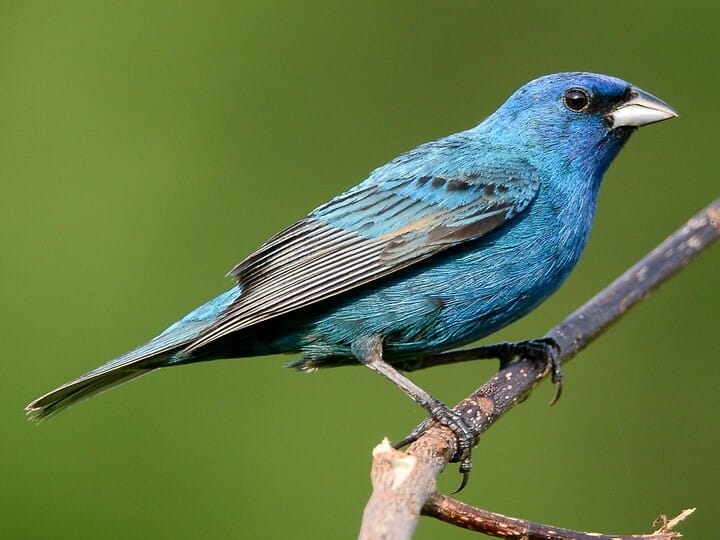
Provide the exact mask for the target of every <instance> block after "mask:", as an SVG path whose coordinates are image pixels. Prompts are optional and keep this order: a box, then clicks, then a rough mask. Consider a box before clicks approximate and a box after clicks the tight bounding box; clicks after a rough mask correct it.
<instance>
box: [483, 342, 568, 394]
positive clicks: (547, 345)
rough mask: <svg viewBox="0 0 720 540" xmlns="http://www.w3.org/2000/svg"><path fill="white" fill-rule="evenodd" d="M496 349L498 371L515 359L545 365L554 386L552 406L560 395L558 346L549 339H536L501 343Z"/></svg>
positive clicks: (560, 380)
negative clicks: (526, 359)
mask: <svg viewBox="0 0 720 540" xmlns="http://www.w3.org/2000/svg"><path fill="white" fill-rule="evenodd" d="M496 347H498V351H497V354H498V358H499V360H500V369H501V370H502V369H504V368H506V367H507V366H508V365H510V363H512V362H513V361H514V360H516V359H517V358H529V359H530V360H535V361H537V362H542V363H543V364H545V366H546V369H549V370H550V374H551V380H552V382H553V383H554V384H555V394H554V395H553V398H552V400H551V401H550V405H554V404H555V403H557V401H558V400H559V399H560V396H561V395H562V388H563V387H562V382H563V372H562V369H561V368H560V360H559V359H558V354H559V353H560V345H558V343H557V341H555V340H554V339H553V338H551V337H544V338H538V339H529V340H527V341H517V342H513V343H501V344H498V345H496Z"/></svg>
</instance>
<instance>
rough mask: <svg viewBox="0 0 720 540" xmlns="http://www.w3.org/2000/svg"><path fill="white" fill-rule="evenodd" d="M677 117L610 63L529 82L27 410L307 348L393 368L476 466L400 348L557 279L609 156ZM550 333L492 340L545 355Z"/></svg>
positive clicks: (496, 321)
mask: <svg viewBox="0 0 720 540" xmlns="http://www.w3.org/2000/svg"><path fill="white" fill-rule="evenodd" d="M675 116H677V114H676V113H675V111H674V110H673V109H672V108H671V107H670V106H668V105H667V104H665V103H664V102H662V101H661V100H659V99H657V98H656V97H654V96H652V95H650V94H648V93H647V92H644V91H642V90H640V89H638V88H636V87H634V86H632V85H630V84H629V83H627V82H625V81H622V80H620V79H617V78H613V77H609V76H605V75H597V74H592V73H559V74H554V75H548V76H545V77H541V78H539V79H536V80H534V81H531V82H529V83H528V84H526V85H525V86H523V87H522V88H520V89H519V90H517V91H516V92H515V93H514V94H513V95H512V96H510V98H509V99H508V100H507V101H506V102H505V103H504V104H503V105H502V106H501V107H500V108H499V109H498V110H497V111H496V112H495V113H494V114H492V115H491V116H490V117H488V118H487V119H486V120H485V121H483V122H482V123H481V124H479V125H477V126H475V127H473V128H471V129H468V130H466V131H462V132H460V133H456V134H454V135H450V136H447V137H444V138H442V139H439V140H436V141H433V142H429V143H426V144H423V145H421V146H418V147H417V148H415V149H413V150H410V151H409V152H407V153H404V154H402V155H400V156H398V157H396V158H395V159H393V160H392V161H390V162H389V163H387V164H386V165H383V166H382V167H380V168H378V169H376V170H375V171H373V172H372V173H371V174H370V176H369V177H368V178H367V179H366V180H364V181H363V182H361V183H360V184H358V185H357V186H355V187H353V188H351V189H349V190H348V191H346V192H344V193H342V194H341V195H338V196H337V197H335V198H334V199H332V200H331V201H330V202H328V203H327V204H325V205H323V206H320V207H319V208H317V209H316V210H314V211H313V212H311V213H310V214H309V215H308V216H307V217H306V218H304V219H302V220H300V221H298V222H297V223H295V224H293V225H291V226H290V227H288V228H287V229H285V230H283V231H282V232H280V233H278V234H277V235H275V236H273V237H272V238H271V239H270V240H268V241H267V242H266V243H265V244H263V245H262V246H261V247H260V248H259V249H258V250H257V251H255V252H254V253H252V254H250V255H249V256H248V257H247V258H246V259H245V260H243V261H242V262H241V263H240V264H238V265H237V266H235V268H233V269H232V270H231V271H230V275H232V276H233V277H234V278H235V279H236V281H237V284H236V285H235V286H234V287H233V288H232V289H230V290H229V291H227V292H225V293H223V294H221V295H220V296H218V297H217V298H215V299H213V300H211V301H209V302H208V303H206V304H204V305H203V306H201V307H199V308H197V309H196V310H195V311H193V312H191V313H190V314H188V315H186V316H185V317H184V318H183V319H181V320H180V321H178V322H176V323H175V324H173V325H172V326H170V327H169V328H167V329H166V330H165V331H164V332H162V333H161V334H160V335H159V336H157V337H155V338H153V339H152V340H151V341H149V342H148V343H147V344H145V345H142V346H141V347H139V348H137V349H135V350H133V351H131V352H129V353H127V354H124V355H123V356H120V357H118V358H116V359H114V360H112V361H110V362H108V363H106V364H104V365H103V366H100V367H99V368H97V369H95V370H93V371H90V372H89V373H86V374H85V375H82V376H81V377H79V378H77V379H75V380H73V381H71V382H68V383H67V384H64V385H63V386H60V387H59V388H57V389H55V390H53V391H51V392H49V393H47V394H45V395H44V396H42V397H40V398H38V399H36V400H35V401H33V402H32V403H30V404H29V405H28V406H27V408H26V411H27V414H28V416H29V417H30V418H32V419H34V420H41V419H43V418H45V417H47V416H49V415H51V414H53V413H56V412H58V411H60V410H62V409H64V408H66V407H68V406H69V405H72V404H73V403H75V402H76V401H79V400H81V399H84V398H87V397H90V396H92V395H94V394H96V393H98V392H100V391H103V390H106V389H108V388H110V387H113V386H116V385H118V384H120V383H123V382H125V381H129V380H131V379H134V378H136V377H139V376H140V375H144V374H146V373H149V372H150V371H153V370H155V369H157V368H161V367H167V366H176V365H181V364H189V363H193V362H199V361H205V360H213V359H219V358H234V357H247V356H258V355H268V354H275V353H299V354H300V355H301V358H300V359H299V360H297V361H295V362H292V363H291V364H289V365H290V366H292V367H294V368H297V369H300V370H307V371H310V370H314V369H316V368H321V367H327V366H340V365H348V364H357V363H358V362H359V363H362V364H364V365H366V366H368V367H370V368H371V369H373V370H374V371H376V372H378V373H381V374H382V375H384V376H386V377H387V378H389V379H390V380H392V381H393V382H395V383H396V384H397V385H398V386H399V387H400V388H401V389H402V390H403V391H404V392H405V393H407V394H408V395H409V396H410V397H411V398H413V399H414V400H415V401H417V402H418V403H419V404H420V405H421V406H423V407H424V408H425V409H426V410H427V411H428V412H429V413H430V416H431V418H433V419H435V420H437V421H439V422H441V423H443V424H445V425H447V426H449V427H450V428H451V429H452V430H453V431H454V432H455V433H456V435H457V436H458V448H459V455H458V456H456V458H455V460H456V461H462V462H463V465H465V466H467V467H469V449H470V446H471V443H472V438H473V436H472V430H471V428H469V427H468V426H467V425H466V424H465V423H464V422H463V420H462V418H459V417H457V416H456V414H455V413H454V412H453V411H452V410H450V409H448V408H447V407H446V406H445V405H444V404H442V403H441V402H439V401H437V400H436V399H434V398H433V397H432V396H430V395H429V394H427V393H426V392H425V391H423V390H422V389H421V388H419V387H417V386H416V385H414V384H413V383H412V382H411V381H410V380H408V379H407V378H406V377H405V376H404V375H402V374H401V373H400V372H399V371H397V369H395V368H394V367H393V364H396V365H402V362H403V361H407V360H408V359H411V358H417V357H425V356H428V355H434V354H437V353H440V352H442V351H446V350H447V349H450V348H453V347H457V346H459V345H464V344H467V343H470V342H472V341H475V340H477V339H479V338H482V337H484V336H487V335H489V334H491V333H493V332H495V331H496V330H498V329H500V328H502V327H504V326H506V325H508V324H509V323H511V322H513V321H515V320H517V319H518V318H520V317H522V316H523V315H525V314H527V313H528V312H529V311H530V310H532V309H533V308H535V307H536V306H537V305H538V304H540V303H541V302H542V301H543V300H545V299H546V298H547V297H548V296H549V295H550V294H552V293H553V292H554V291H555V290H557V288H558V287H559V286H560V284H561V283H562V282H563V281H564V280H565V278H566V277H567V276H568V274H569V272H570V271H571V270H572V268H573V267H574V266H575V264H576V263H577V262H578V259H579V258H580V255H581V253H582V251H583V248H584V247H585V243H586V241H587V239H588V235H589V233H590V229H591V226H592V222H593V218H594V215H595V206H596V199H597V193H598V189H599V187H600V183H601V180H602V177H603V175H604V173H605V171H606V170H607V168H608V166H609V165H610V163H611V162H612V160H613V159H614V158H615V156H616V155H617V154H618V152H619V151H620V149H621V148H622V146H623V145H624V144H625V142H626V141H627V140H628V138H629V137H630V135H631V134H632V133H633V132H634V131H635V130H636V128H637V127H639V126H643V125H646V124H651V123H654V122H659V121H662V120H665V119H668V118H672V117H675ZM552 345H553V344H552V343H547V342H544V341H542V340H530V341H526V342H520V343H517V344H503V345H501V346H499V347H495V348H493V347H492V346H490V347H489V350H490V351H491V352H492V351H494V352H496V353H497V355H498V356H499V357H500V358H501V361H503V360H505V361H507V360H508V359H511V358H512V357H514V355H516V354H519V353H523V352H525V353H527V352H532V351H540V356H542V357H545V359H546V360H548V361H552V358H553V350H552V349H553V347H552ZM554 375H555V379H556V380H559V375H560V374H559V371H558V370H557V368H556V367H555V372H554ZM461 469H462V466H461Z"/></svg>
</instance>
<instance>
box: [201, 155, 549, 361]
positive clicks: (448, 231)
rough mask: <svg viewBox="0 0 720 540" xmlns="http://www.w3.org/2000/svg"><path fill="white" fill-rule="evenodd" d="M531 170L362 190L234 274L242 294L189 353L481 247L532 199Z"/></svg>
mask: <svg viewBox="0 0 720 540" xmlns="http://www.w3.org/2000/svg"><path fill="white" fill-rule="evenodd" d="M520 171H524V172H522V173H521V172H520ZM528 171H532V168H530V167H529V166H528V165H527V164H525V163H522V164H517V163H516V164H514V166H512V167H507V166H503V167H500V166H496V167H490V168H484V169H483V170H482V171H481V172H477V173H473V174H466V175H455V176H452V177H448V176H447V175H444V176H423V177H419V178H410V179H407V178H405V179H398V180H395V181H385V182H382V183H371V182H369V181H366V182H364V183H362V184H360V185H359V186H357V187H356V188H354V189H352V190H349V191H348V192H346V193H344V194H342V195H340V196H338V197H336V198H335V199H333V200H332V201H330V202H329V203H328V204H326V205H324V206H322V207H320V208H318V209H317V210H315V211H314V212H313V213H312V214H310V215H309V216H308V217H307V218H305V219H303V220H301V221H299V222H297V223H295V224H294V225H291V226H290V227H288V228H287V229H285V230H284V231H282V232H280V233H279V234H277V235H275V236H274V237H272V238H271V239H270V240H268V241H267V242H266V243H265V244H263V245H262V246H261V247H260V248H259V249H258V250H257V251H256V252H254V253H252V254H251V255H250V256H248V257H247V258H246V259H245V260H244V261H242V262H241V263H240V264H238V265H237V266H236V267H235V268H233V269H232V270H231V272H230V275H232V276H234V277H235V278H236V279H237V281H238V284H239V285H240V286H241V287H242V294H241V295H240V296H239V298H238V299H237V300H236V301H235V302H234V303H233V304H232V305H231V306H229V307H228V309H227V310H226V312H225V314H224V315H223V316H222V317H221V318H220V320H219V321H218V322H217V323H215V324H214V325H213V326H211V327H210V328H208V330H207V331H206V332H204V333H203V334H202V335H201V336H199V337H198V338H197V339H196V340H195V341H193V342H192V343H191V344H190V345H189V346H188V348H187V351H191V350H194V349H197V348H199V347H201V346H203V345H205V344H207V343H209V342H211V341H214V340H216V339H218V338H220V337H222V336H224V335H227V334H229V333H231V332H235V331H238V330H241V329H243V328H247V327H249V326H252V325H254V324H258V323H261V322H263V321H266V320H268V319H271V318H273V317H276V316H278V315H282V314H285V313H288V312H290V311H294V310H297V309H300V308H302V307H305V306H308V305H310V304H314V303H316V302H320V301H321V300H325V299H327V298H330V297H332V296H335V295H338V294H341V293H343V292H346V291H348V290H350V289H354V288H356V287H359V286H361V285H364V284H366V283H368V282H371V281H374V280H377V279H379V278H381V277H383V276H386V275H388V274H391V273H393V272H396V271H398V270H400V269H402V268H405V267H407V266H409V265H411V264H414V263H417V262H418V261H421V260H423V259H426V258H428V257H431V256H432V255H435V254H437V253H440V252H442V251H444V250H445V249H447V248H449V247H451V246H454V245H457V244H460V243H463V242H466V241H468V240H472V239H477V238H480V237H481V236H483V235H485V234H487V233H488V232H490V231H492V230H495V229H497V228H498V227H500V226H501V225H502V224H503V223H505V222H506V221H507V220H509V219H511V218H512V217H514V216H515V215H517V214H518V213H520V212H522V211H523V210H524V209H525V208H526V207H527V206H528V205H529V204H530V202H531V201H532V200H533V199H534V197H535V195H536V194H537V191H538V188H539V179H538V176H537V175H536V174H534V173H532V172H528Z"/></svg>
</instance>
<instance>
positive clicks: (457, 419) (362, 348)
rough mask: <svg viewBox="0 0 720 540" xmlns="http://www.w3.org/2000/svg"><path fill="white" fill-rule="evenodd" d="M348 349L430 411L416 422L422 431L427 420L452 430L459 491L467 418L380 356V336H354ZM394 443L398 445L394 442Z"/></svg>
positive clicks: (469, 436) (466, 456) (468, 437)
mask: <svg viewBox="0 0 720 540" xmlns="http://www.w3.org/2000/svg"><path fill="white" fill-rule="evenodd" d="M352 351H353V354H354V355H355V356H356V357H357V359H358V360H359V361H360V362H361V363H362V364H363V365H365V366H367V367H369V368H370V369H371V370H373V371H374V372H375V373H379V374H380V375H382V376H383V377H385V378H386V379H388V380H390V381H391V382H392V383H393V384H395V386H397V387H398V388H399V389H400V390H402V391H403V392H404V393H405V394H406V395H407V396H409V397H410V398H411V399H413V400H414V401H415V402H416V403H417V404H418V405H420V406H421V407H422V408H423V409H425V410H426V411H427V412H428V413H429V414H430V416H429V417H428V418H427V419H426V420H425V421H423V422H422V423H421V424H420V426H422V427H423V430H422V431H425V430H426V429H427V428H428V427H429V426H430V425H431V424H433V423H435V422H438V423H439V424H442V425H443V426H446V427H447V428H449V429H450V431H452V432H453V434H454V435H455V437H456V439H457V452H456V454H455V456H453V458H452V460H451V461H452V462H460V473H461V474H462V475H463V479H462V483H461V485H460V488H459V489H458V491H460V489H462V488H463V487H464V486H465V484H466V483H467V479H468V476H469V474H470V469H471V468H472V460H471V450H472V447H473V446H474V444H475V440H476V433H475V429H474V428H473V427H472V426H469V425H468V423H467V420H466V419H464V418H463V417H462V415H461V414H460V413H458V412H457V411H454V410H452V409H450V408H448V407H447V405H445V404H444V403H442V402H441V401H439V400H437V399H435V398H434V397H432V396H431V395H430V394H428V393H427V392H426V391H425V390H423V389H422V388H420V387H419V386H418V385H416V384H415V383H414V382H412V381H411V380H410V379H408V378H407V377H405V376H404V375H403V374H402V373H400V372H399V371H398V370H396V369H395V368H394V367H392V366H391V365H390V364H388V363H387V362H385V361H384V360H383V357H382V356H383V354H382V338H381V337H380V336H372V337H370V338H360V339H358V340H356V341H355V342H354V343H353V345H352ZM420 426H418V427H420ZM417 429H418V428H416V429H415V430H413V433H414V432H415V431H416V430H417ZM421 433H422V432H421ZM418 436H419V435H418ZM415 438H417V437H415ZM406 439H407V438H406ZM413 440H414V439H413ZM403 446H404V445H403ZM396 447H399V446H397V445H396Z"/></svg>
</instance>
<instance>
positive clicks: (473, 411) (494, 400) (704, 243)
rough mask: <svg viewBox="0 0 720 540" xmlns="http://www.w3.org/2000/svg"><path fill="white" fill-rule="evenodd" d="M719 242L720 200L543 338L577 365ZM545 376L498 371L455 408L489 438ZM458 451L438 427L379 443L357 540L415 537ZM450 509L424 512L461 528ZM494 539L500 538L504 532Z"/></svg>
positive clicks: (447, 358)
mask: <svg viewBox="0 0 720 540" xmlns="http://www.w3.org/2000/svg"><path fill="white" fill-rule="evenodd" d="M718 236H720V199H717V200H715V201H713V202H712V203H711V204H710V205H709V206H708V207H706V208H705V209H704V210H702V211H701V212H700V213H698V214H697V215H696V216H694V217H693V218H692V219H690V221H688V222H687V223H686V224H685V225H683V226H682V227H681V228H680V229H678V230H677V231H675V232H674V233H673V234H672V235H671V236H669V237H668V238H667V239H666V240H665V241H664V242H663V243H661V244H660V245H659V246H657V247H656V248H655V249H654V250H652V251H651V252H650V253H649V254H648V255H647V256H645V257H644V258H643V259H642V260H641V261H639V262H638V263H637V264H635V265H634V266H633V267H632V268H630V269H629V270H628V271H626V272H625V273H624V274H623V275H622V276H620V277H619V278H618V279H616V280H615V281H614V282H613V283H612V284H611V285H610V286H609V287H607V288H606V289H604V290H603V291H601V292H600V293H599V294H597V295H596V296H595V297H593V298H592V299H591V300H590V301H588V302H587V303H586V304H585V305H584V306H582V307H581V308H580V309H578V310H577V311H575V312H574V313H573V314H571V315H570V316H569V317H567V318H566V319H565V320H564V321H563V322H561V323H560V324H559V325H557V326H556V327H554V328H553V329H552V330H550V331H549V332H548V333H547V336H546V337H550V338H552V339H554V340H555V341H556V342H557V344H558V345H559V347H560V351H559V354H558V360H559V361H560V362H561V363H565V362H568V361H569V360H570V359H572V358H573V357H574V356H575V355H577V353H578V352H580V351H581V350H582V349H584V348H585V347H586V346H587V345H588V344H589V343H590V342H592V341H593V340H594V339H595V338H597V337H598V336H599V335H600V334H602V333H603V332H604V331H605V330H606V329H607V328H608V327H610V325H611V324H613V323H614V322H615V321H617V320H618V319H619V318H620V317H622V316H623V315H624V314H625V313H626V312H627V311H628V310H629V309H630V308H631V307H632V306H634V305H635V304H637V303H638V302H639V301H641V300H642V299H644V298H646V297H647V296H648V295H649V294H650V292H652V291H653V290H654V289H655V288H657V287H658V286H659V285H660V284H661V283H663V282H665V281H666V280H667V279H668V278H670V277H671V276H672V275H673V274H674V273H675V272H677V271H678V270H680V269H681V268H682V267H684V266H685V265H687V264H688V263H689V262H690V261H691V260H692V259H694V258H695V257H696V256H697V255H698V254H700V253H701V252H702V251H704V250H705V249H706V248H707V247H708V246H709V245H710V244H711V243H712V242H713V241H714V240H716V239H717V238H718ZM468 358H472V349H467V350H463V351H459V352H452V351H451V352H449V353H445V354H444V355H439V356H435V357H432V358H430V359H420V360H417V361H415V362H414V363H413V364H412V366H404V367H408V368H410V367H412V369H419V368H424V367H431V366H434V365H442V364H447V363H451V362H457V361H462V360H465V359H468ZM546 375H547V369H546V366H545V365H544V364H541V363H539V362H536V361H533V360H531V359H526V358H523V359H520V360H518V361H516V362H513V363H512V364H510V365H509V366H507V367H506V368H505V369H503V370H501V371H499V372H498V373H497V374H496V375H495V376H493V377H492V378H491V379H490V380H489V381H487V382H486V383H485V384H484V385H482V386H481V387H480V388H478V389H477V390H476V391H475V392H473V393H472V394H471V395H470V396H468V397H467V398H465V399H464V400H463V401H462V402H460V403H459V404H458V405H457V406H456V407H455V410H456V411H458V412H460V413H461V414H462V415H463V417H464V418H465V419H466V420H467V422H468V423H469V425H474V426H475V427H476V429H477V432H478V433H479V434H481V433H484V432H485V431H486V430H487V429H488V428H490V426H492V425H493V424H494V423H495V422H496V421H497V420H498V419H499V418H500V417H501V416H502V415H503V414H505V413H506V412H507V411H509V410H510V409H511V408H512V407H513V406H514V405H515V404H516V403H519V402H520V401H523V400H524V399H525V398H526V397H527V396H528V395H529V394H530V392H531V391H532V390H533V388H534V387H535V386H536V385H537V384H538V383H539V382H540V380H542V379H543V378H544V377H545V376H546ZM456 450H457V448H456V439H455V436H454V435H453V433H452V432H451V431H450V430H449V429H447V428H446V427H444V426H439V425H437V426H434V427H432V428H430V429H429V430H428V431H426V432H425V433H424V434H423V436H422V437H420V438H419V439H418V440H417V441H415V442H414V443H413V444H412V445H410V447H409V448H408V450H407V453H403V452H399V451H397V450H394V449H392V447H390V446H389V445H388V444H385V445H383V444H381V445H379V446H378V447H377V448H376V449H375V451H374V452H373V455H374V460H373V471H372V479H373V488H374V491H373V494H372V496H371V497H370V500H369V501H368V503H367V506H366V507H365V512H364V517H363V523H362V527H361V530H360V538H361V539H371V538H372V539H376V538H397V539H402V538H410V537H411V536H412V533H413V532H414V530H415V527H416V526H417V520H418V517H419V514H420V512H421V511H422V509H423V507H426V504H427V503H428V501H430V500H437V499H434V497H436V491H435V479H436V478H437V476H438V475H439V474H440V472H441V471H442V470H443V468H444V467H445V465H447V463H448V462H449V460H450V459H451V458H452V457H453V456H454V455H455V453H456ZM454 504H460V503H454ZM427 508H430V509H431V510H427ZM446 508H448V507H447V506H446V505H435V506H430V507H426V511H428V512H431V515H433V516H434V517H438V518H441V519H443V520H446V521H448V522H451V523H454V524H456V525H458V526H462V524H463V521H462V519H459V518H452V517H451V514H450V513H447V514H446V513H445V512H446V510H445V509H446ZM554 530H556V531H558V529H554ZM484 532H486V533H488V534H489V532H488V531H484ZM497 534H498V535H502V533H501V532H498V533H497ZM528 538H533V537H528ZM536 538H543V537H536ZM545 538H547V537H545ZM554 538H573V537H572V536H555V537H554Z"/></svg>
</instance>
